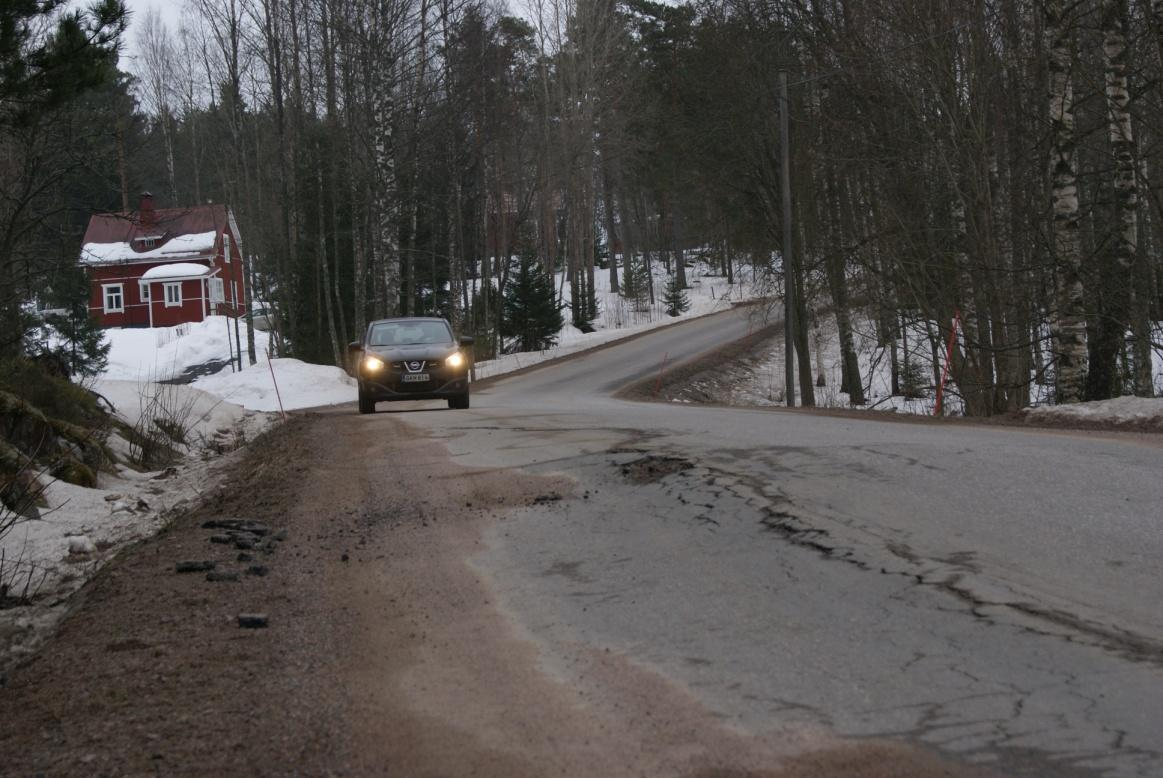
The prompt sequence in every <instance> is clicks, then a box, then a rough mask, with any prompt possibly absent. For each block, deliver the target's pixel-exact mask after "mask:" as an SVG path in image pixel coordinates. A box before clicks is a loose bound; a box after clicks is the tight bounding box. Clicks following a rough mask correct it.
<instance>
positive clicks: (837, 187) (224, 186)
mask: <svg viewBox="0 0 1163 778" xmlns="http://www.w3.org/2000/svg"><path fill="white" fill-rule="evenodd" d="M22 2H24V4H25V6H27V8H28V9H34V10H35V9H44V8H45V7H47V6H50V5H55V4H54V3H46V2H43V0H41V1H40V2H34V1H33V0H22ZM17 5H20V4H17ZM116 6H117V3H115V2H112V0H110V2H106V3H104V4H103V7H104V9H105V10H104V12H105V14H106V16H105V17H102V16H100V14H99V12H98V11H93V12H92V13H91V14H90V15H88V16H85V17H84V19H87V20H88V21H87V22H86V23H87V24H88V25H89V29H93V25H100V24H102V22H101V20H102V19H104V22H103V24H104V26H101V27H99V29H100V30H102V32H101V33H100V34H101V35H104V36H106V37H104V38H98V37H93V38H92V40H91V42H90V46H91V47H92V50H94V51H98V50H99V51H107V50H108V49H109V40H111V39H112V38H111V37H110V36H112V37H113V38H115V37H116V36H117V35H121V36H122V37H123V38H125V36H133V41H134V44H135V45H134V47H133V50H134V52H135V54H134V57H133V59H132V61H129V60H127V59H123V60H122V61H121V62H120V63H119V69H115V68H112V67H110V66H103V67H104V70H103V71H102V76H101V77H100V78H95V79H94V83H93V84H90V85H88V86H87V87H86V89H85V91H79V92H78V93H77V94H73V95H67V96H63V97H62V99H61V100H60V101H57V102H54V103H52V104H48V103H46V104H45V105H43V106H40V107H38V108H37V109H36V110H37V111H38V117H39V118H38V120H37V122H34V123H31V124H29V123H27V122H23V123H22V122H20V121H15V120H11V119H9V118H8V117H9V114H10V110H9V108H8V104H9V103H8V101H9V98H8V97H7V95H6V94H5V95H4V100H5V108H4V111H3V113H2V114H0V117H2V118H0V148H2V149H3V162H2V163H0V164H2V165H3V166H4V168H3V169H4V175H3V176H0V187H2V188H3V197H4V200H3V206H2V209H3V210H2V212H0V217H2V218H3V220H4V221H3V223H4V225H6V226H5V227H4V229H6V230H7V232H6V233H4V235H3V236H0V237H3V238H4V239H3V242H2V243H0V262H2V263H3V266H2V268H0V271H2V272H0V275H2V276H3V280H2V281H0V292H3V297H4V299H3V300H0V305H3V306H4V310H5V312H6V316H7V317H8V318H6V321H9V322H15V320H16V319H15V314H14V313H12V311H13V309H14V305H15V303H16V302H19V301H20V300H22V299H26V298H27V297H28V296H29V295H30V294H31V293H32V292H34V291H35V292H37V293H41V294H45V293H48V292H52V293H56V294H57V295H58V296H65V295H66V293H68V294H75V289H76V288H78V286H79V287H80V288H83V282H81V281H78V280H77V279H76V276H77V271H76V269H75V260H76V253H77V248H78V245H79V231H80V230H82V229H83V226H84V223H85V221H86V219H87V215H88V214H89V213H91V212H93V211H100V210H128V209H131V208H132V207H134V202H133V198H134V194H133V193H135V192H137V191H140V190H142V189H149V190H151V191H152V192H153V193H154V194H155V197H156V198H157V200H158V201H159V205H163V206H164V205H174V206H180V205H185V204H191V203H199V202H205V201H207V200H214V201H216V202H226V203H228V204H230V205H231V206H232V207H233V208H234V210H235V212H236V214H237V216H238V221H239V224H240V227H241V230H242V233H243V234H242V238H243V241H244V246H243V248H244V251H245V252H246V253H247V254H248V256H250V257H252V260H253V261H252V271H253V274H252V277H253V286H254V289H253V290H252V295H253V296H254V297H256V298H260V299H263V300H266V301H269V302H271V303H273V304H274V305H275V309H276V311H277V313H278V322H279V325H278V338H279V340H280V341H281V344H282V348H283V349H284V351H285V352H286V353H291V354H294V355H295V356H298V357H301V358H303V359H307V360H312V361H318V362H331V363H335V364H341V363H342V362H343V358H344V344H345V343H346V342H347V341H348V340H349V339H351V338H352V337H353V336H354V335H356V334H357V333H358V332H360V331H361V330H362V328H363V326H364V324H365V323H366V322H367V321H368V320H369V319H370V318H378V317H382V316H388V315H410V314H433V315H442V316H446V317H448V318H449V319H451V320H452V321H453V323H454V325H455V326H456V327H457V328H458V329H459V330H461V331H464V332H466V333H471V334H473V335H475V336H476V342H477V350H478V358H483V357H487V356H489V355H490V354H491V353H496V352H498V351H500V350H502V349H503V348H504V347H505V339H504V336H503V333H506V332H510V331H511V330H512V328H511V324H507V323H506V321H505V319H506V313H505V312H506V305H505V304H504V299H505V293H506V290H507V289H509V288H510V287H511V286H512V285H513V284H514V283H515V281H516V280H517V279H520V283H519V284H517V286H519V287H520V288H526V287H529V288H532V287H534V286H535V287H536V288H538V289H544V287H545V285H544V284H531V283H530V281H529V279H528V277H527V274H528V272H529V268H530V267H533V268H535V269H536V270H537V271H538V272H540V273H543V274H545V276H546V277H548V278H553V277H556V276H555V274H558V273H560V274H561V276H560V278H561V281H562V285H561V286H559V287H558V288H557V289H555V290H554V294H555V295H556V296H557V298H558V299H560V298H561V297H562V293H563V290H564V287H565V285H568V289H569V291H570V294H569V300H570V302H569V306H570V307H569V309H568V314H569V318H570V320H571V321H572V323H573V324H574V325H575V326H577V327H579V328H582V329H586V328H588V327H589V326H591V325H590V323H591V322H593V320H594V319H595V318H596V317H597V315H598V313H599V311H598V301H597V299H596V297H595V288H596V279H597V275H596V274H598V273H605V274H607V277H608V284H609V285H610V286H611V287H612V288H613V289H616V290H619V291H621V292H623V293H625V294H633V295H635V296H639V295H642V294H643V291H644V290H643V287H644V285H645V286H646V287H648V288H646V289H645V293H646V294H649V295H651V296H653V295H654V294H655V292H656V290H654V289H653V288H650V286H651V285H650V284H649V276H648V275H644V274H643V272H642V271H643V268H647V269H648V268H650V267H665V269H666V271H667V273H668V275H669V277H670V279H671V281H670V283H669V284H668V286H669V287H671V289H670V290H669V292H670V293H673V292H674V290H681V289H682V288H683V287H685V286H686V284H687V279H686V272H687V268H688V262H690V261H693V260H692V257H695V256H698V257H699V258H700V261H703V262H707V263H710V264H711V265H712V266H713V267H714V268H715V269H716V272H720V273H722V274H724V275H727V276H728V277H733V275H734V273H735V271H736V269H737V268H738V267H739V266H740V265H741V264H746V265H750V266H751V267H753V268H756V269H757V270H758V271H760V274H761V275H762V276H763V277H764V278H766V279H767V280H768V282H769V284H770V288H771V289H772V290H773V291H774V292H775V293H782V292H783V291H784V290H791V291H793V292H794V295H793V296H792V299H793V300H794V301H795V304H796V308H797V315H796V316H795V317H794V322H793V323H794V327H793V333H792V335H793V341H794V344H795V351H796V359H797V361H798V366H799V370H798V372H799V375H800V386H799V391H800V396H801V400H802V401H803V402H805V403H809V404H810V403H811V401H812V396H813V382H812V375H813V371H812V362H811V359H810V354H809V350H810V345H811V344H810V343H809V340H810V338H809V332H808V323H809V322H810V320H811V317H812V316H813V315H816V314H815V312H816V311H822V310H829V311H831V312H832V313H833V314H834V315H835V317H836V320H837V323H838V325H839V329H840V342H841V351H842V366H843V374H844V379H843V383H844V386H843V387H842V388H843V389H844V390H845V391H848V392H849V393H850V396H851V397H852V398H853V401H854V402H858V403H859V402H863V390H862V384H861V377H860V374H859V366H858V361H857V353H856V345H855V344H856V338H857V337H858V333H857V328H858V326H859V324H858V322H859V321H861V320H862V319H863V317H864V316H866V315H867V316H870V318H871V319H872V320H873V321H874V322H875V328H876V337H877V338H878V340H879V341H880V342H881V343H882V344H883V345H884V347H885V349H886V351H888V353H889V358H890V360H891V363H892V366H893V377H894V384H898V383H899V382H901V381H903V380H904V377H905V376H907V375H908V374H909V371H910V366H909V359H910V353H911V354H915V353H916V352H917V350H919V349H920V350H924V351H925V352H926V353H927V354H931V355H932V359H931V362H932V364H933V365H934V367H936V365H937V364H938V363H940V362H943V361H944V353H943V352H944V350H945V348H946V347H948V346H949V344H952V362H951V377H952V380H953V382H954V383H955V384H956V387H957V389H958V391H959V393H960V395H961V397H962V399H963V401H964V406H965V409H966V412H967V413H970V414H973V415H990V414H994V413H1001V412H1006V411H1011V410H1015V409H1018V408H1021V407H1023V406H1025V405H1026V404H1028V403H1029V401H1030V396H1031V387H1032V386H1034V385H1037V386H1042V387H1045V388H1046V392H1047V393H1049V394H1051V395H1053V396H1054V397H1056V399H1057V400H1058V401H1059V402H1077V401H1080V400H1086V399H1104V398H1108V397H1112V396H1117V395H1121V394H1138V395H1144V396H1149V395H1151V394H1152V391H1153V389H1152V383H1153V379H1154V376H1153V375H1152V368H1151V365H1152V349H1153V348H1154V349H1156V350H1158V349H1159V348H1160V341H1161V340H1163V338H1161V337H1160V334H1159V328H1158V327H1159V325H1158V322H1159V320H1160V319H1161V318H1163V316H1161V315H1160V306H1161V305H1163V294H1161V285H1160V283H1161V282H1160V275H1161V272H1160V271H1161V262H1160V246H1161V245H1163V234H1161V233H1160V229H1161V225H1163V211H1161V207H1163V204H1161V201H1160V196H1159V191H1160V190H1159V188H1158V187H1157V186H1154V185H1153V184H1152V181H1153V180H1154V177H1155V173H1156V168H1157V167H1158V166H1159V165H1160V163H1161V162H1163V150H1161V148H1160V143H1159V137H1157V136H1158V135H1159V132H1158V130H1156V129H1155V128H1156V127H1158V126H1160V122H1159V119H1160V118H1161V116H1160V114H1161V108H1163V106H1161V105H1160V95H1161V92H1160V78H1163V0H1150V2H1147V0H1137V1H1136V2H1133V3H1132V2H1130V0H1091V1H1090V2H1071V3H1067V2H1065V1H1064V0H971V2H953V1H952V0H945V1H940V2H930V1H928V0H926V1H925V2H910V0H905V1H904V2H900V1H898V0H862V1H861V2H853V1H852V0H767V1H763V2H761V1H759V0H694V2H688V3H684V4H681V5H677V6H672V5H664V4H659V3H654V2H651V1H650V0H531V2H530V3H529V5H528V6H526V7H522V8H508V7H505V6H504V5H503V4H497V3H483V2H480V1H479V0H278V1H276V0H186V6H185V14H184V16H183V22H182V24H181V25H180V26H179V27H177V28H171V27H168V26H167V25H166V24H164V23H163V22H162V20H161V19H159V18H157V17H151V16H145V17H143V18H132V19H129V20H128V24H127V27H125V19H124V17H120V21H118V19H117V18H114V17H115V14H114V11H115V7H116ZM55 12H60V11H59V10H58V11H55ZM5 13H11V12H8V11H6V12H5ZM14 18H16V17H14ZM26 18H31V17H30V16H27V15H26ZM79 18H80V17H79ZM17 21H19V19H17ZM118 25H121V26H122V27H125V29H124V30H121V29H119V27H118ZM82 26H83V25H82ZM16 28H19V23H17V25H16ZM92 35H93V36H96V35H97V33H93V34H92ZM0 38H3V36H2V35H0ZM35 44H36V40H35V34H34V33H33V32H30V33H29V34H28V35H27V36H26V39H25V41H24V43H22V44H20V47H18V49H19V50H20V51H24V52H28V51H32V50H34V49H35ZM122 48H123V51H124V50H125V49H124V46H123V47H122ZM4 56H5V57H6V58H7V57H8V56H9V55H7V54H5V55H4ZM781 73H786V74H787V78H788V81H789V83H790V87H789V103H788V105H789V119H790V125H791V143H790V166H789V168H790V169H789V172H790V176H791V181H792V187H791V192H792V194H791V201H792V202H791V213H792V220H791V229H790V230H789V234H790V235H791V236H792V238H791V243H792V245H791V246H788V247H785V246H784V241H785V235H784V224H783V215H782V210H783V198H782V194H781V189H780V174H781V170H780V148H779V133H778V126H779V124H778V120H779V93H778V84H779V76H780V74H781ZM3 78H4V79H5V85H6V87H7V83H8V79H9V77H8V76H7V75H5V76H3ZM66 97H67V99H66ZM31 182H36V183H31ZM21 198H24V199H23V200H22V199H21ZM13 225H17V226H15V227H14V226H13ZM20 225H23V226H20ZM785 248H787V249H789V250H788V251H786V252H785V251H784V249H785ZM785 254H786V256H787V257H788V261H787V262H784V261H782V257H783V256H784V255H785ZM517 257H521V259H520V260H517V259H516V258H517ZM644 279H645V280H644ZM732 280H733V278H732ZM46 290H47V291H46ZM657 292H658V294H659V296H660V297H661V296H662V294H663V292H662V290H657ZM510 310H511V308H510ZM954 328H955V329H956V333H955V337H953V338H950V335H951V332H952V330H953V329H954ZM13 331H15V329H14V330H13ZM918 332H920V333H922V335H921V336H920V337H918V336H917V334H916V333H918ZM910 337H912V338H913V342H912V343H911V344H910V343H909V340H908V339H909V338H910ZM9 340H10V341H11V338H9ZM936 378H937V377H934V381H935V380H936ZM898 388H899V387H898V386H894V390H896V389H898Z"/></svg>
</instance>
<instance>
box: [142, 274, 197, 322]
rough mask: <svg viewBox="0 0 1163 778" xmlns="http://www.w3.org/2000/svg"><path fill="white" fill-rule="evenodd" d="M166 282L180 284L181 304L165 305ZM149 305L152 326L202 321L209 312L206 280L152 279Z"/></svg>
mask: <svg viewBox="0 0 1163 778" xmlns="http://www.w3.org/2000/svg"><path fill="white" fill-rule="evenodd" d="M166 284H181V286H182V304H181V305H166V294H165V286H166ZM149 293H150V305H152V306H153V326H155V327H173V326H175V325H178V324H185V323H186V322H192V321H202V320H203V319H204V318H206V316H205V315H204V314H203V312H205V313H206V314H209V312H210V304H209V300H206V299H204V298H205V297H206V282H205V281H200V280H186V281H164V280H163V281H153V282H151V283H150V285H149Z"/></svg>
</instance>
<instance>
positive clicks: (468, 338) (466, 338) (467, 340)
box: [460, 335, 476, 346]
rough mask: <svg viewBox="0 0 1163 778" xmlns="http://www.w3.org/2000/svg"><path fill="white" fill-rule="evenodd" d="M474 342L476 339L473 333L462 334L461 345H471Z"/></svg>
mask: <svg viewBox="0 0 1163 778" xmlns="http://www.w3.org/2000/svg"><path fill="white" fill-rule="evenodd" d="M473 343H476V339H475V338H474V337H473V336H472V335H461V336H460V345H462V346H471V345H472V344H473Z"/></svg>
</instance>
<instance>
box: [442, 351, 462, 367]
mask: <svg viewBox="0 0 1163 778" xmlns="http://www.w3.org/2000/svg"><path fill="white" fill-rule="evenodd" d="M444 364H446V365H448V366H449V367H461V366H462V365H463V364H464V354H461V353H460V352H459V351H457V352H455V353H454V354H453V355H452V356H450V357H449V358H448V359H446V360H444Z"/></svg>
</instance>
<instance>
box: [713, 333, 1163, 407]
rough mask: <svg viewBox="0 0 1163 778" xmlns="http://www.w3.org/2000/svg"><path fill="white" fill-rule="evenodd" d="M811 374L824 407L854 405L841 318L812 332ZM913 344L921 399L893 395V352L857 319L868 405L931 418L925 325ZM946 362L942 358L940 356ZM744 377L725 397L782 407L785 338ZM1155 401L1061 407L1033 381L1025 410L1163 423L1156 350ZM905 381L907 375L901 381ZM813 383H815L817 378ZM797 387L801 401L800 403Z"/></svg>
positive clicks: (1160, 359) (1162, 369)
mask: <svg viewBox="0 0 1163 778" xmlns="http://www.w3.org/2000/svg"><path fill="white" fill-rule="evenodd" d="M811 333H812V334H811V338H812V350H813V353H812V375H813V378H818V377H819V376H821V375H822V376H824V386H822V387H821V386H814V392H815V401H816V405H817V406H820V407H824V408H848V407H851V406H850V398H849V395H848V394H847V393H845V392H841V391H840V374H841V369H840V364H841V358H840V339H839V335H838V329H837V327H836V320H835V318H834V317H833V316H831V315H821V316H820V317H819V319H818V321H817V322H816V323H815V326H814V327H813V329H812V331H811ZM906 344H907V346H908V351H909V355H908V360H909V362H910V363H911V364H912V365H913V366H914V368H915V371H916V375H917V376H918V378H919V379H921V382H922V386H921V387H919V388H920V389H921V391H920V392H918V394H920V395H921V396H919V397H915V398H907V397H902V396H900V395H894V394H892V391H891V389H892V369H891V365H890V361H889V360H890V357H889V352H888V350H887V349H886V348H884V347H882V346H880V345H879V344H878V343H877V338H876V329H875V325H874V324H873V323H872V322H871V321H868V320H858V321H857V323H856V324H855V338H854V346H855V348H856V352H857V357H858V360H859V363H860V376H861V380H862V383H863V385H864V389H865V392H866V397H865V400H866V405H864V406H862V407H863V409H865V410H876V411H896V412H899V413H908V414H917V415H922V416H932V415H933V413H934V410H935V405H936V396H935V392H934V391H933V388H932V386H933V384H934V380H933V376H934V371H933V358H932V352H931V350H930V348H929V344H928V340H927V335H926V333H925V331H924V328H923V327H921V326H919V325H918V326H916V327H915V328H914V329H913V331H912V332H910V333H909V335H908V337H907V338H904V339H901V340H899V341H898V342H897V346H898V349H899V350H900V352H901V355H902V356H901V359H902V360H903V352H904V349H905V347H906ZM941 359H942V360H943V359H944V355H943V354H942V355H941ZM740 373H741V374H742V375H743V379H742V380H738V377H736V380H735V381H734V382H733V383H734V385H733V386H730V387H729V388H728V389H727V391H728V393H729V395H730V396H729V397H727V398H725V399H726V400H727V401H729V402H731V403H735V404H739V405H783V404H784V400H785V392H784V374H785V371H784V349H783V341H782V339H779V338H777V339H776V340H774V341H772V342H771V343H769V344H768V345H767V346H766V347H764V348H763V349H762V350H761V351H760V352H759V353H758V354H756V355H755V356H754V357H753V359H752V360H751V361H750V362H749V363H748V364H745V365H742V366H741V367H740ZM1152 373H1153V375H1154V376H1155V393H1156V397H1155V398H1137V397H1120V398H1117V399H1114V400H1103V401H1098V402H1087V403H1077V404H1073V405H1063V406H1056V405H1053V404H1051V403H1052V396H1053V386H1051V385H1049V384H1038V383H1036V382H1035V383H1033V384H1031V388H1030V402H1031V407H1030V408H1028V409H1027V410H1025V411H1023V413H1025V414H1028V415H1030V416H1033V417H1035V418H1037V419H1039V420H1041V421H1046V422H1051V423H1053V422H1054V421H1061V422H1064V423H1070V422H1076V421H1079V420H1085V421H1088V422H1096V423H1102V424H1111V425H1119V426H1122V425H1128V426H1130V425H1136V424H1140V425H1143V426H1150V425H1155V426H1163V353H1160V352H1159V351H1158V350H1156V351H1155V352H1154V366H1153V370H1152ZM902 380H903V379H902ZM813 384H814V385H815V384H816V382H815V381H813ZM945 389H946V391H945V395H944V401H943V405H944V413H945V414H946V415H959V414H961V413H962V412H963V405H962V402H961V398H960V397H959V396H958V394H957V387H956V386H955V385H954V384H953V382H952V381H951V380H950V381H948V382H947V384H946V387H945ZM799 402H800V399H799V392H798V387H797V392H796V403H797V405H798V404H799Z"/></svg>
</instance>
